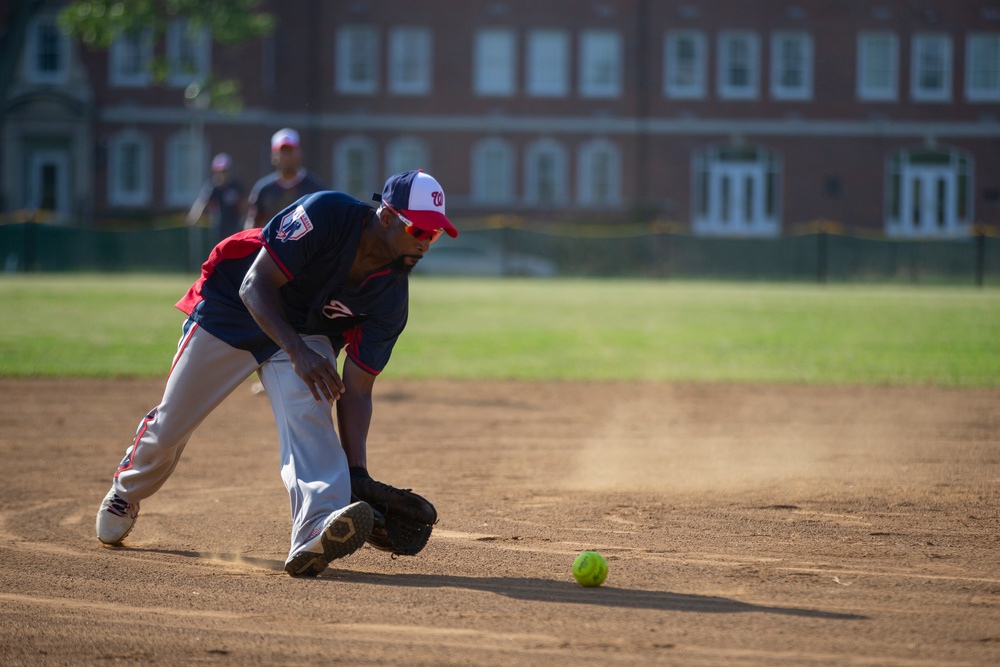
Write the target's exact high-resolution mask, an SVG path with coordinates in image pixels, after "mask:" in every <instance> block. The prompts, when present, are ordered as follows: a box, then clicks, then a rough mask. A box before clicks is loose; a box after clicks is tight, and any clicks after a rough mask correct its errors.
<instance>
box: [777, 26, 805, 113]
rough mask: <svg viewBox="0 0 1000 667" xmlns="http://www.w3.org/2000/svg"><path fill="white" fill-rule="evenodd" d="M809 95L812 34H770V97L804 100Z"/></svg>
mask: <svg viewBox="0 0 1000 667" xmlns="http://www.w3.org/2000/svg"><path fill="white" fill-rule="evenodd" d="M812 95H813V45H812V36H811V35H809V34H807V33H804V32H778V33H775V34H774V35H772V37H771V97H773V98H774V99H776V100H808V99H812Z"/></svg>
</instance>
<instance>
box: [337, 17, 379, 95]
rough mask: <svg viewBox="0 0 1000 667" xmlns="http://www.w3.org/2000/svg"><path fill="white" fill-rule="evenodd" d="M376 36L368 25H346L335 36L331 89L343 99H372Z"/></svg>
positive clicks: (376, 80)
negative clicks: (343, 95) (346, 97)
mask: <svg viewBox="0 0 1000 667" xmlns="http://www.w3.org/2000/svg"><path fill="white" fill-rule="evenodd" d="M379 48H380V46H379V32H378V28H376V27H375V26H370V25H345V26H341V27H340V29H339V30H337V36H336V49H335V51H336V54H337V56H336V58H337V62H336V67H335V68H334V72H335V75H334V76H335V77H336V81H335V82H334V88H335V89H336V91H337V92H338V93H343V94H345V95H373V94H374V93H376V92H378V83H379V73H378V72H379V59H378V54H379Z"/></svg>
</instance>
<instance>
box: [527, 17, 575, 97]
mask: <svg viewBox="0 0 1000 667" xmlns="http://www.w3.org/2000/svg"><path fill="white" fill-rule="evenodd" d="M527 75H528V80H527V82H526V84H525V87H526V90H527V93H528V94H529V95H534V96H536V97H564V96H565V95H567V94H569V37H568V36H567V35H566V33H565V32H564V31H562V30H533V31H531V32H530V33H528V73H527Z"/></svg>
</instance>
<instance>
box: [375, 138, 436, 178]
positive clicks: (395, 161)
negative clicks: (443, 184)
mask: <svg viewBox="0 0 1000 667" xmlns="http://www.w3.org/2000/svg"><path fill="white" fill-rule="evenodd" d="M428 160H429V151H428V150H427V145H426V144H425V143H424V142H423V141H421V140H419V139H414V138H413V137H403V138H401V139H396V140H395V141H392V142H390V143H389V146H388V148H387V149H386V156H385V164H386V169H387V172H388V173H389V174H398V173H400V172H403V171H410V170H411V169H423V170H424V171H429V170H430V164H428Z"/></svg>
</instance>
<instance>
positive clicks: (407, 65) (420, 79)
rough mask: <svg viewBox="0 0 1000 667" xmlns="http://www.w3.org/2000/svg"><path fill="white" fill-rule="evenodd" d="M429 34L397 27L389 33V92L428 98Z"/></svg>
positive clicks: (429, 69) (431, 68) (429, 74)
mask: <svg viewBox="0 0 1000 667" xmlns="http://www.w3.org/2000/svg"><path fill="white" fill-rule="evenodd" d="M431 54H432V51H431V31H430V30H428V29H427V28H418V27H397V28H393V29H392V30H391V31H390V32H389V86H388V87H389V92H390V93H393V94H395V95H427V94H428V93H430V92H431V72H432V71H433V66H432V62H431Z"/></svg>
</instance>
